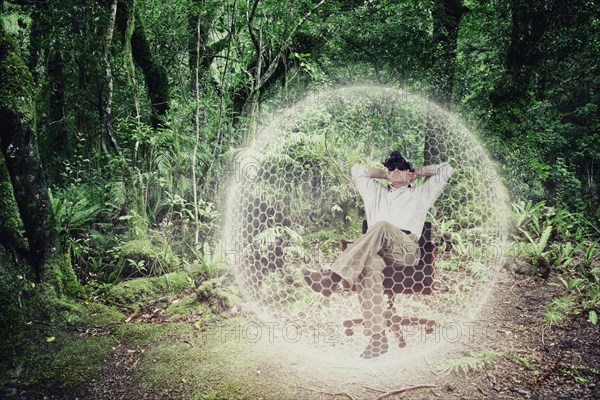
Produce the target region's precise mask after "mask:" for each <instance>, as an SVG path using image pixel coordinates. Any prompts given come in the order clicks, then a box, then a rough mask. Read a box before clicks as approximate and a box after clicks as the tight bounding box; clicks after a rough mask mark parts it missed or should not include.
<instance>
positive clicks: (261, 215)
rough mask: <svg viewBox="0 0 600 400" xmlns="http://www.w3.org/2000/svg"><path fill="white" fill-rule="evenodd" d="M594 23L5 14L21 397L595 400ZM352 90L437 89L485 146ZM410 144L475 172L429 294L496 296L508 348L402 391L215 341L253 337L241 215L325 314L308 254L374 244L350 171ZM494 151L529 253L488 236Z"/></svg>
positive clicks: (520, 9) (430, 4)
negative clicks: (234, 226)
mask: <svg viewBox="0 0 600 400" xmlns="http://www.w3.org/2000/svg"><path fill="white" fill-rule="evenodd" d="M598 32H600V3H599V2H596V1H593V0H578V1H565V0H529V1H525V0H509V1H499V0H427V1H417V0H361V1H356V0H345V1H344V0H318V1H317V0H290V1H287V2H284V1H275V0H223V1H215V0H208V1H205V0H198V1H192V0H163V1H158V0H96V1H77V0H63V1H51V0H13V1H6V0H0V150H1V156H0V334H1V337H2V342H1V343H0V354H1V355H2V356H1V359H0V386H1V387H0V390H1V392H0V393H1V395H0V397H2V398H8V399H38V398H39V399H42V398H44V399H45V398H49V399H75V398H96V399H101V398H102V399H104V398H105V399H141V398H161V399H195V400H201V399H229V398H243V399H246V398H248V399H249V398H264V399H282V398H285V399H296V398H302V399H322V398H327V399H335V398H350V399H358V398H361V399H362V398H364V399H367V398H418V399H425V398H432V397H442V398H457V399H458V398H469V399H470V398H482V396H483V398H561V399H563V398H564V399H569V398H590V399H592V398H597V396H598V393H599V391H600V389H599V388H600V350H599V349H598V346H597V344H598V343H599V341H600V331H599V330H598V313H599V312H600V251H599V250H598V248H597V243H598V239H599V238H600V173H599V172H597V171H595V169H597V168H598V166H599V165H600V66H599V60H600V35H598ZM353 87H354V88H364V87H367V88H374V89H367V92H369V93H371V94H372V93H380V92H381V93H383V91H384V89H383V88H391V89H390V90H395V91H399V92H401V93H411V94H414V96H416V97H415V98H418V99H421V100H419V101H420V102H421V103H419V104H427V105H428V104H434V105H435V106H433V107H434V109H435V110H437V111H435V112H437V113H438V114H439V115H443V116H451V117H443V118H447V119H448V120H452V121H454V119H456V120H457V121H460V123H461V124H463V125H464V126H465V127H467V128H468V130H469V132H472V133H473V137H474V138H477V139H476V140H475V139H473V140H474V141H473V143H474V144H473V145H470V144H469V143H471V142H469V141H468V140H466V139H463V136H460V135H461V134H462V133H461V134H459V133H454V132H459V131H460V132H462V130H460V129H458V128H456V130H453V129H454V128H451V127H450V126H451V123H450V122H447V123H448V125H443V126H441V125H440V126H441V128H439V129H438V127H437V125H436V126H434V127H433V128H432V124H431V123H429V122H430V121H434V123H433V125H435V124H436V123H438V122H436V121H438V120H437V119H433V120H428V119H427V118H433V117H431V115H432V114H431V112H432V111H431V110H432V108H431V107H429V108H427V110H425V111H421V109H420V108H418V107H417V106H414V107H413V103H410V101H409V102H406V101H404V103H402V102H401V103H400V104H401V105H400V106H397V105H395V104H396V103H393V104H392V103H389V102H388V103H385V104H384V103H383V102H380V103H377V104H375V103H373V104H371V103H368V101H367V100H365V98H359V97H352V96H355V95H354V94H352V93H355V92H352V91H351V89H348V90H349V91H345V90H346V89H343V88H353ZM357 90H358V89H357ZM385 90H387V89H385ZM322 93H325V95H322ZM327 93H334V95H329V94H327ZM386 93H387V92H386ZM356 96H358V95H356ZM361 96H362V95H361ZM323 98H325V99H326V100H321V99H323ZM306 99H309V100H310V99H312V103H311V102H310V101H309V102H308V105H306V104H307V100H306ZM378 99H379V100H378V101H381V98H378ZM319 102H321V103H319ZM327 102H329V103H327ZM335 102H337V103H335ZM424 102H426V103H424ZM325 103H326V105H322V104H325ZM367 103H368V104H367ZM415 104H416V103H415ZM305 105H306V106H305ZM302 107H305V108H302ZM311 107H313V108H311ZM319 107H321V108H319ZM419 107H420V106H419ZM367 109H368V110H367ZM286 110H288V111H286ZM289 110H293V112H292V111H289ZM295 110H301V111H295ZM286 112H287V114H286ZM386 113H387V114H386ZM419 113H421V114H422V115H423V118H424V121H425V122H423V123H422V125H419V126H416V125H418V124H416V123H415V124H413V123H412V122H411V121H415V120H418V119H419V118H421V117H420V116H418V115H417V114H419ZM421 114H419V115H421ZM415 115H417V116H415ZM436 115H437V114H436ZM436 118H437V117H436ZM440 118H442V117H440ZM443 118H442V119H443ZM274 120H276V121H278V120H283V121H284V122H282V123H281V124H282V125H281V126H283V128H281V127H280V125H276V126H275V128H269V127H272V126H273V121H274ZM440 120H441V119H440ZM285 121H287V122H285ZM428 121H429V122H428ZM286 123H287V124H288V125H290V126H288V125H286ZM444 123H446V122H444ZM269 124H271V125H269ZM419 124H421V123H420V122H419ZM439 124H442V123H441V122H439ZM463 125H461V126H463ZM265 127H266V128H265ZM421 127H422V129H421ZM467 128H465V129H467ZM268 129H272V130H275V132H274V133H273V132H272V133H271V136H270V137H268V135H266V134H265V132H267V131H268ZM436 129H438V130H436ZM461 129H462V128H461ZM399 132H400V133H399ZM261 135H262V136H261ZM452 135H455V136H454V138H453V137H452ZM465 137H466V136H465ZM468 138H471V136H468ZM261 140H262V141H269V144H265V145H264V147H262V148H263V149H265V148H268V149H271V150H272V152H271V153H269V154H268V155H267V156H265V158H264V159H263V158H261V164H260V166H259V167H257V169H256V170H254V169H253V170H252V171H251V172H252V173H254V174H255V175H252V176H251V177H250V178H249V177H248V176H246V175H245V174H246V173H248V171H249V170H250V169H249V168H248V165H242V164H240V163H239V160H240V157H241V159H243V157H242V156H243V155H244V154H247V153H244V151H245V150H244V149H249V148H250V149H256V147H252V146H255V144H256V143H262V142H261ZM469 140H471V139H469ZM271 142H272V143H274V144H273V145H271V144H270V143H271ZM279 144H281V146H279ZM269 146H270V147H269ZM277 146H279V147H277ZM461 146H462V147H461ZM477 146H481V149H482V150H481V151H479V150H474V149H479V147H477ZM393 148H401V149H403V151H406V152H407V153H408V154H409V155H410V156H411V158H412V159H413V160H414V161H415V162H416V164H417V165H423V164H427V163H434V162H438V161H446V158H447V159H448V161H450V162H451V164H452V165H453V166H454V167H455V168H456V167H458V171H459V172H458V173H457V174H455V175H454V176H453V178H452V179H454V181H452V180H451V181H450V184H449V185H450V186H451V189H449V192H447V195H446V196H447V199H448V203H447V204H456V205H458V206H460V207H462V208H460V210H464V212H463V211H460V210H459V211H456V210H455V211H454V212H452V210H451V207H450V206H448V207H444V206H442V205H438V203H436V207H435V209H434V210H433V211H432V212H431V213H430V216H429V218H428V220H429V221H430V222H431V223H432V224H433V229H434V240H435V242H436V246H437V251H438V256H437V264H436V268H437V271H438V272H436V274H437V275H436V276H437V277H438V280H440V281H441V283H440V284H439V286H436V289H439V292H440V293H441V294H440V297H434V299H433V300H431V302H430V303H424V304H426V306H429V307H432V308H437V309H439V307H440V305H442V304H443V307H447V309H450V308H451V306H452V307H457V308H458V307H459V305H461V306H462V305H464V304H466V303H467V302H469V301H470V300H469V299H470V297H469V296H467V294H468V293H471V292H477V291H478V288H483V287H486V288H487V286H488V285H487V284H488V282H491V281H492V280H494V281H497V284H496V288H495V291H494V294H493V295H491V297H490V298H489V299H488V300H486V301H487V303H486V305H484V306H483V307H484V308H483V310H487V311H485V312H482V313H481V315H484V316H482V317H481V318H482V319H481V321H485V323H486V324H488V325H489V329H488V331H493V332H494V335H500V336H494V338H496V339H494V340H492V339H490V337H489V336H488V337H486V338H484V339H483V342H481V343H478V344H477V345H475V344H472V343H469V345H468V346H466V347H465V348H464V349H463V350H462V351H460V352H455V353H453V354H450V355H448V356H447V357H445V358H444V357H442V358H440V359H436V360H433V361H434V364H435V365H432V364H430V361H429V359H427V358H425V359H424V361H423V363H424V364H423V366H421V367H419V368H420V369H419V370H416V369H415V371H414V372H415V373H414V375H413V374H408V375H407V376H398V375H393V374H392V373H391V372H390V371H389V370H386V371H385V373H384V375H385V374H389V375H386V376H388V377H389V378H390V379H396V381H395V382H391V383H389V384H387V385H384V384H383V383H381V382H379V381H377V383H378V384H379V385H380V387H382V389H373V386H376V384H375V383H372V384H370V383H365V381H366V382H369V379H371V378H368V377H367V375H368V373H367V372H365V371H370V368H373V371H376V370H377V369H376V368H378V367H376V366H375V365H376V364H366V366H361V367H360V368H361V370H360V371H362V373H363V375H361V376H358V377H356V376H354V378H355V379H353V380H351V379H350V378H347V379H348V381H345V379H346V378H345V377H344V376H343V375H340V376H338V375H335V374H334V373H333V372H331V371H330V370H329V371H328V374H329V373H331V374H332V375H331V377H332V378H333V379H326V378H324V377H321V376H320V374H321V372H320V370H319V368H318V365H310V366H306V365H305V364H303V363H302V362H300V361H298V365H301V366H302V367H301V368H300V367H298V365H296V367H298V368H299V371H300V372H298V371H295V370H294V368H295V367H294V365H295V364H294V363H292V362H288V361H284V360H283V359H282V360H279V359H277V357H278V356H273V357H268V356H267V355H265V354H266V353H268V351H265V349H264V348H259V349H258V350H256V349H255V348H253V347H252V345H253V344H254V343H253V342H252V341H248V340H246V341H244V340H241V341H238V340H233V341H228V340H226V339H227V338H225V339H224V338H223V335H217V334H213V335H208V336H210V337H209V338H208V339H207V338H206V337H205V336H206V335H205V334H206V333H207V332H212V333H214V332H215V327H217V326H218V327H222V326H224V325H227V324H242V326H244V325H243V324H248V323H249V321H250V322H252V321H255V317H254V316H253V315H254V314H253V313H252V312H251V311H250V308H251V307H248V306H247V304H246V302H245V301H246V300H247V299H245V297H244V293H241V290H240V287H239V285H240V281H239V279H237V280H236V276H235V273H234V272H233V270H234V268H233V267H232V263H231V262H230V261H228V260H227V257H226V256H227V255H228V254H226V253H228V252H230V250H231V249H228V248H227V245H226V244H224V239H223V235H224V232H225V233H227V232H228V228H227V227H226V225H227V224H228V222H227V221H230V220H231V218H232V217H235V218H237V219H236V221H237V220H241V221H242V222H240V223H241V224H242V225H244V224H245V225H244V226H245V228H244V227H242V228H240V231H241V233H240V234H239V235H240V237H242V236H243V237H244V240H248V241H249V243H250V244H249V245H248V248H244V249H242V250H241V252H240V254H242V253H243V254H244V255H243V256H242V257H246V253H244V252H248V251H250V252H254V253H253V255H251V256H249V257H250V258H252V257H254V258H253V260H254V261H252V262H254V263H255V265H256V267H253V268H257V269H258V270H259V271H263V272H260V274H264V276H262V275H260V274H259V273H258V272H253V274H254V275H252V276H251V277H250V278H248V280H247V281H244V282H246V283H248V282H250V283H252V282H251V281H252V279H254V283H253V284H256V285H257V287H258V289H257V296H267V297H264V299H266V300H265V301H266V302H267V303H269V302H270V303H273V302H276V303H278V304H279V305H281V307H282V309H284V311H285V315H286V318H291V320H293V318H300V317H306V315H307V314H310V313H309V312H307V308H310V304H316V303H310V301H312V300H310V299H309V294H306V293H305V292H303V290H304V289H306V288H300V286H302V285H299V284H298V281H302V279H301V277H299V275H298V274H299V273H300V272H299V271H300V264H314V263H317V262H318V260H317V259H316V258H315V257H313V253H314V251H315V249H318V252H319V254H320V255H321V256H323V255H324V257H325V258H328V257H335V255H336V254H338V252H339V250H338V243H339V241H340V240H342V239H346V238H348V237H353V236H357V235H359V234H360V224H361V222H362V219H363V218H364V213H363V211H362V209H361V203H360V201H359V200H360V198H359V197H358V195H357V192H356V191H355V190H354V188H353V187H352V185H351V179H350V167H352V165H354V164H356V163H367V164H369V165H371V166H376V165H377V162H379V165H380V163H381V160H383V158H385V157H386V156H387V153H389V150H390V149H393ZM271 150H269V151H271ZM257 157H259V158H260V157H262V156H257ZM444 157H446V158H444ZM488 157H489V160H490V161H489V165H491V166H492V167H493V170H494V174H496V173H497V174H498V176H499V181H498V182H499V183H498V185H502V187H503V188H506V196H507V204H506V207H507V208H506V213H507V214H510V215H509V217H508V225H509V226H507V228H506V232H507V233H506V235H507V237H504V236H503V235H501V234H497V232H496V231H493V229H492V228H493V227H492V228H490V229H489V231H485V232H484V231H483V230H482V227H485V226H486V224H487V225H488V228H489V227H490V224H492V225H493V221H496V220H498V221H499V220H500V219H499V218H501V216H500V215H499V214H501V213H500V211H498V210H499V209H500V206H498V208H497V209H496V208H495V206H492V205H491V204H492V203H494V202H496V201H499V200H497V199H496V198H495V197H494V196H493V195H490V191H491V190H492V189H490V188H491V187H492V186H493V184H492V183H490V182H489V181H484V180H481V179H483V178H481V179H480V178H477V177H476V175H477V171H475V172H473V171H472V170H471V169H469V168H466V166H468V165H471V166H478V165H483V164H481V163H483V161H482V160H484V159H485V160H488ZM462 163H464V165H465V168H464V169H460V166H461V164H462ZM250 166H251V167H254V166H253V165H250ZM240 174H241V176H242V185H241V186H240V185H239V180H238V181H237V182H236V184H232V183H231V182H232V181H231V178H232V177H238V178H239V176H240ZM273 177H277V178H276V179H275V178H273ZM488 178H489V176H488ZM244 179H245V180H244ZM277 179H278V180H277ZM477 179H480V180H477ZM452 182H454V185H453V184H452ZM474 182H475V183H474ZM494 184H495V183H494ZM303 185H304V186H303ZM494 187H495V186H494ZM228 190H230V192H231V191H233V192H235V193H236V194H237V195H238V196H244V199H247V200H244V201H246V202H245V203H244V202H241V203H240V205H236V206H231V201H232V200H231V195H230V197H227V193H228V192H227V191H228ZM317 190H318V193H317ZM281 192H285V193H286V194H285V195H282V197H281V198H280V199H279V198H277V196H278V195H279V194H280V193H281ZM485 195H488V197H489V198H490V199H492V200H489V202H490V203H489V204H488V203H486V201H488V200H485V199H484V197H485ZM452 201H454V202H455V203H452ZM252 206H253V207H255V209H254V210H252V209H251V207H252ZM236 207H237V208H236ZM491 208H494V209H495V210H496V211H490V209H491ZM232 210H233V211H232ZM290 210H291V211H290ZM238 216H239V218H238ZM235 218H234V219H235ZM238 222H239V221H238ZM238 222H236V223H238ZM251 227H253V228H252V229H254V232H253V233H251V232H249V230H250V229H251ZM498 231H499V230H498ZM496 234H497V235H498V237H500V236H501V237H502V240H506V243H505V245H504V247H503V249H504V253H503V254H502V260H501V261H497V263H499V265H498V266H499V268H498V269H497V270H496V269H490V268H491V267H490V266H489V265H491V263H492V261H490V260H491V258H490V257H487V256H486V255H485V254H484V251H483V250H481V249H482V248H484V247H485V246H486V245H488V244H489V245H490V246H491V245H492V244H493V243H491V241H493V240H496V239H494V238H495V236H494V237H492V236H493V235H496ZM486 235H487V236H486ZM250 236H252V237H251V238H250V239H248V237H250ZM252 246H254V247H252ZM478 249H479V250H480V251H479V252H478ZM240 254H236V257H237V256H240ZM474 254H475V255H474ZM486 257H487V258H486ZM494 262H496V261H494ZM261 264H262V265H261ZM261 268H262V269H261ZM253 271H254V270H253ZM256 276H258V278H257V279H256ZM440 278H442V279H440ZM256 282H258V283H256ZM490 285H491V283H490ZM265 293H268V294H267V295H265ZM352 298H353V297H352ZM348 301H350V300H348ZM407 301H408V302H409V303H406V304H407V305H406V307H414V308H415V309H417V310H421V309H422V308H421V307H422V305H419V304H416V303H415V304H413V303H414V300H407ZM482 301H483V300H482ZM461 302H462V303H461ZM319 304H320V303H319ZM343 304H345V303H343ZM403 304H404V303H403ZM319 307H320V306H319ZM319 310H320V308H319ZM490 310H491V311H490ZM438 311H439V310H438ZM440 313H441V314H443V312H440ZM446 314H448V313H446ZM311 315H312V314H311ZM440 318H441V317H440ZM252 323H254V322H252ZM235 326H237V325H235ZM242 332H245V331H242ZM498 332H500V333H498ZM234 336H235V335H234ZM228 337H230V336H228ZM498 337H500V339H498ZM211 340H212V341H211ZM207 341H208V342H207ZM232 342H234V343H232ZM253 351H254V352H255V353H256V354H254V353H253ZM269 351H270V350H269ZM257 354H260V355H257ZM290 354H291V352H290ZM398 354H400V353H398ZM390 356H392V354H390ZM394 356H395V355H394ZM290 357H291V356H290ZM440 357H441V356H440ZM425 362H426V363H425ZM290 364H291V365H292V366H290ZM336 368H337V367H336ZM405 368H408V369H410V368H409V367H406V366H405ZM415 368H416V367H415ZM331 369H333V370H335V368H331ZM417 372H418V373H417ZM295 374H300V375H302V376H304V375H305V379H303V380H302V379H300V380H297V379H296V378H295ZM328 374H325V375H324V376H327V377H329V376H330V375H328ZM357 374H358V372H357ZM356 382H360V383H356ZM399 387H401V388H400V389H398V388H399Z"/></svg>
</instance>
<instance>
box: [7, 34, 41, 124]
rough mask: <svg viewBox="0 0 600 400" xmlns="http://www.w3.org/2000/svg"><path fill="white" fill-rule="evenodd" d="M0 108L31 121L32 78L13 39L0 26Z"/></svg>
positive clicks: (32, 106) (32, 109)
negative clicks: (21, 115)
mask: <svg viewBox="0 0 600 400" xmlns="http://www.w3.org/2000/svg"><path fill="white" fill-rule="evenodd" d="M0 88H2V90H0V108H4V109H6V110H11V111H13V112H16V113H19V114H23V115H24V116H25V117H26V118H27V120H29V121H33V120H34V118H33V116H34V112H33V111H34V105H33V97H32V94H33V78H32V76H31V73H30V72H29V69H28V68H27V65H25V63H24V62H23V59H22V58H21V56H20V54H19V53H18V50H17V46H16V44H15V43H14V41H13V40H12V39H11V38H10V37H9V36H8V35H7V34H6V32H4V29H3V28H2V27H0Z"/></svg>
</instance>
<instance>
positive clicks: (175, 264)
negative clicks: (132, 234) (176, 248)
mask: <svg viewBox="0 0 600 400" xmlns="http://www.w3.org/2000/svg"><path fill="white" fill-rule="evenodd" d="M119 258H120V259H119V263H118V268H117V271H116V273H117V275H118V276H119V277H132V276H159V275H163V274H166V273H169V272H175V271H179V270H180V267H181V261H180V260H179V258H178V257H177V255H175V253H174V252H173V249H172V248H171V246H170V245H169V243H167V242H166V241H165V240H164V238H163V239H154V240H151V239H136V240H132V241H129V242H126V243H124V244H123V245H121V250H120V252H119ZM114 277H115V278H117V276H114Z"/></svg>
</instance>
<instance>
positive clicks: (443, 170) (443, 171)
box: [437, 162, 454, 180]
mask: <svg viewBox="0 0 600 400" xmlns="http://www.w3.org/2000/svg"><path fill="white" fill-rule="evenodd" d="M453 171H454V168H452V166H451V165H450V164H449V163H447V162H444V163H442V164H440V165H439V167H438V170H437V173H438V174H440V175H442V177H443V178H444V179H445V180H448V179H449V178H450V176H451V175H452V172H453Z"/></svg>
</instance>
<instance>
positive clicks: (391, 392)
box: [375, 384, 435, 400]
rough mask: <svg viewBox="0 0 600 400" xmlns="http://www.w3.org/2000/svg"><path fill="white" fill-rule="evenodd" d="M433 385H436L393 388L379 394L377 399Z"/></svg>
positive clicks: (380, 399)
mask: <svg viewBox="0 0 600 400" xmlns="http://www.w3.org/2000/svg"><path fill="white" fill-rule="evenodd" d="M432 387H435V385H430V384H428V385H415V386H406V387H402V388H400V389H394V390H391V391H389V392H387V393H384V394H382V395H380V396H377V397H376V398H375V400H382V399H385V398H386V397H390V396H393V395H395V394H400V393H405V392H408V391H410V390H417V389H425V388H432Z"/></svg>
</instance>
